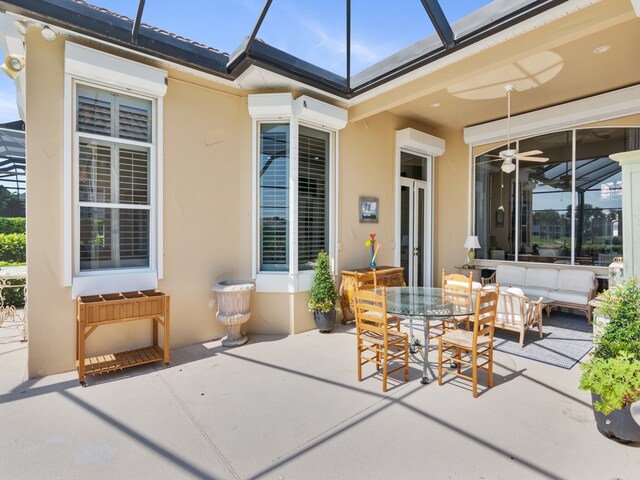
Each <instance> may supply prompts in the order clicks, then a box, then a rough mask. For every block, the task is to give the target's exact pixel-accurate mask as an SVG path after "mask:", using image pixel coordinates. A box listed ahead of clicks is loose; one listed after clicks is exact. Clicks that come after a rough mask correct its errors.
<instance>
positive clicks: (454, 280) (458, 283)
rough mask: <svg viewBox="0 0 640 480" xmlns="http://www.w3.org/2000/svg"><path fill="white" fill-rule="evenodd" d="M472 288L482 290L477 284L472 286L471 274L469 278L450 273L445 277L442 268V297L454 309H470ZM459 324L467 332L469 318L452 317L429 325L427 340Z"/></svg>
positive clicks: (470, 273) (462, 316) (463, 316)
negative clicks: (463, 326) (462, 325)
mask: <svg viewBox="0 0 640 480" xmlns="http://www.w3.org/2000/svg"><path fill="white" fill-rule="evenodd" d="M474 288H482V286H481V285H480V284H479V283H476V284H474V282H473V272H469V276H468V277H467V276H465V275H462V274H459V273H450V274H449V275H447V274H446V273H445V270H444V268H443V269H442V290H443V297H444V299H445V300H447V301H448V302H449V303H451V304H453V306H454V309H455V307H465V308H468V309H471V302H472V294H473V290H474ZM460 322H464V323H465V328H466V329H467V330H469V316H468V315H461V316H457V315H456V316H452V317H449V318H444V319H442V320H440V321H438V322H430V323H429V338H430V339H431V338H437V337H439V336H440V335H443V334H444V333H446V332H447V331H449V330H455V329H457V328H458V324H459V323H460Z"/></svg>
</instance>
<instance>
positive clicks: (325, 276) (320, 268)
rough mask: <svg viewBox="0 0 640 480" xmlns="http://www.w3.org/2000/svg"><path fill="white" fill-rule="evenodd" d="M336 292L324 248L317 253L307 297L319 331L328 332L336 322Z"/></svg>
mask: <svg viewBox="0 0 640 480" xmlns="http://www.w3.org/2000/svg"><path fill="white" fill-rule="evenodd" d="M337 300H338V293H337V292H336V284H335V282H334V279H333V274H332V273H331V265H330V264H329V255H327V253H326V252H325V251H324V250H321V251H320V252H319V253H318V256H317V258H316V264H315V267H314V269H313V284H312V285H311V295H310V297H309V303H308V305H309V311H311V312H313V320H314V321H315V322H316V327H317V328H318V330H320V332H322V333H327V332H330V331H331V329H332V328H333V326H334V325H335V323H336V301H337Z"/></svg>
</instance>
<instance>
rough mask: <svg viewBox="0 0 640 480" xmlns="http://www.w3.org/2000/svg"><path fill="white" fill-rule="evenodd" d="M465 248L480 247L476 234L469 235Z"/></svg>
mask: <svg viewBox="0 0 640 480" xmlns="http://www.w3.org/2000/svg"><path fill="white" fill-rule="evenodd" d="M464 248H480V242H479V241H478V237H476V236H475V235H469V236H468V237H467V241H466V242H464Z"/></svg>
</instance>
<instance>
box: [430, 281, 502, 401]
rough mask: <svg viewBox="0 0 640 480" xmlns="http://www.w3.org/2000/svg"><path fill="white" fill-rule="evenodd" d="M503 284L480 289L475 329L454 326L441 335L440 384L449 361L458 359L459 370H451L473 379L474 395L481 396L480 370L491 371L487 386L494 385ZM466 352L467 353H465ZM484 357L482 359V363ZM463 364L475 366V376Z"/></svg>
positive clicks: (456, 364) (473, 367)
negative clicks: (496, 328) (495, 334)
mask: <svg viewBox="0 0 640 480" xmlns="http://www.w3.org/2000/svg"><path fill="white" fill-rule="evenodd" d="M499 293H500V286H499V285H497V284H496V289H495V291H485V290H480V291H478V292H477V293H476V307H475V313H474V321H473V331H468V330H462V329H458V330H450V331H448V332H445V333H444V334H443V335H442V336H440V338H439V339H440V342H439V344H438V385H442V371H443V365H444V363H445V362H455V370H453V371H451V372H449V373H452V374H454V375H456V376H458V377H462V378H466V379H467V380H471V382H472V384H473V398H476V397H477V396H478V370H479V369H485V370H487V373H488V381H487V386H488V388H491V387H492V386H493V331H494V325H495V321H496V311H497V309H498V297H499ZM463 353H465V354H466V355H465V356H463ZM481 361H482V363H481ZM462 365H467V366H469V367H471V371H472V374H471V376H468V375H465V374H463V373H462V372H461V367H462Z"/></svg>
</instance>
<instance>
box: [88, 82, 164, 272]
mask: <svg viewBox="0 0 640 480" xmlns="http://www.w3.org/2000/svg"><path fill="white" fill-rule="evenodd" d="M76 98H77V102H76V105H77V117H76V130H77V132H78V134H79V139H78V201H79V206H80V221H79V225H80V238H79V242H80V270H81V271H87V270H99V269H109V268H132V267H148V266H150V238H151V231H150V229H151V222H150V219H151V203H150V200H151V196H150V188H151V168H150V158H151V148H150V146H143V145H140V146H139V145H132V144H131V142H129V140H135V141H137V142H142V143H149V142H150V141H151V139H152V135H151V118H152V117H151V114H152V103H151V101H148V100H141V99H137V98H133V97H128V96H126V95H120V94H116V93H112V92H106V91H102V90H98V89H93V88H89V87H84V86H78V87H77V96H76ZM87 134H92V135H102V136H104V137H105V140H97V139H96V138H95V137H91V138H88V135H87ZM95 204H102V205H95ZM104 204H108V206H107V207H105V206H104ZM130 205H136V206H137V208H135V209H134V208H128V206H130Z"/></svg>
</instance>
